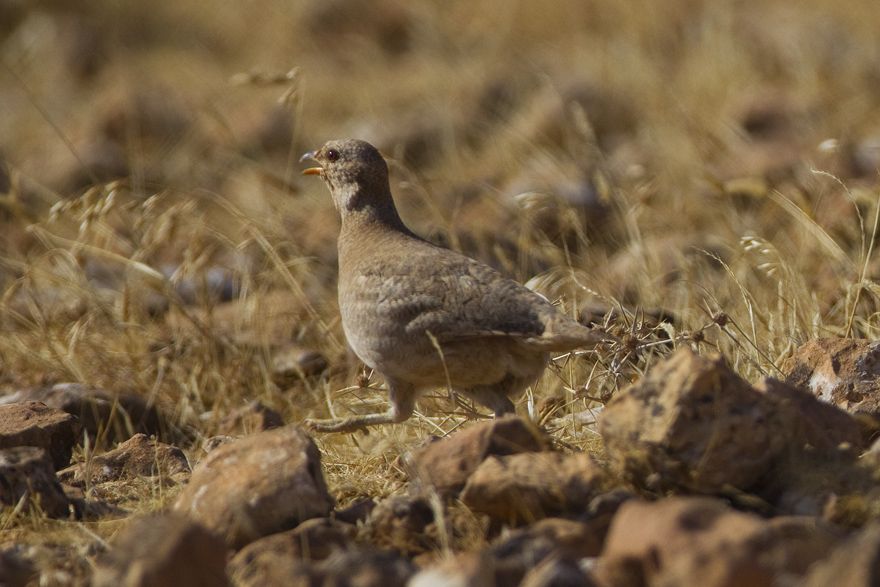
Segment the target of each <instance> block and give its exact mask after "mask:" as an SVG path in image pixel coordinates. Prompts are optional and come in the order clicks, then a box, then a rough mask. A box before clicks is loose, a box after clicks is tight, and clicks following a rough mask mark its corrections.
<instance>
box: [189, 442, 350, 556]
mask: <svg viewBox="0 0 880 587" xmlns="http://www.w3.org/2000/svg"><path fill="white" fill-rule="evenodd" d="M332 507H333V498H332V497H330V494H329V493H328V492H327V486H326V485H325V483H324V476H323V474H322V472H321V455H320V453H319V452H318V449H317V447H316V446H315V443H314V442H313V441H312V439H311V438H310V437H309V436H308V435H307V434H306V433H305V432H303V431H302V430H301V429H300V428H298V427H296V426H285V427H282V428H276V429H274V430H268V431H265V432H260V433H257V434H252V435H250V436H246V437H244V438H241V439H238V440H234V441H232V442H227V443H225V444H222V445H220V446H219V447H217V448H216V449H214V450H213V451H211V452H210V453H209V454H208V455H207V456H206V457H205V458H204V460H202V461H201V462H199V463H198V465H197V466H196V467H195V469H194V471H193V475H192V479H191V480H190V482H189V484H188V485H187V486H186V487H185V488H184V490H183V491H182V492H181V494H180V495H179V496H178V498H177V501H176V502H175V504H174V509H175V511H178V512H181V513H184V514H186V515H188V516H190V517H192V518H193V519H195V520H197V521H199V522H200V523H202V524H204V525H205V526H206V527H207V528H208V529H210V530H211V531H212V532H214V533H215V534H217V535H218V536H221V537H222V538H224V539H225V540H226V542H227V544H229V545H230V546H231V547H233V548H241V547H242V546H245V545H246V544H248V543H250V542H253V541H254V540H256V539H258V538H260V537H262V536H266V535H267V534H272V533H273V532H280V531H283V530H288V529H290V528H294V527H295V526H297V525H298V524H299V523H301V522H303V521H304V520H307V519H309V518H318V517H324V516H326V515H327V514H329V513H330V510H331V509H332Z"/></svg>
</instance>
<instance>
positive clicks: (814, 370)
mask: <svg viewBox="0 0 880 587" xmlns="http://www.w3.org/2000/svg"><path fill="white" fill-rule="evenodd" d="M782 371H783V372H784V373H785V374H786V376H785V382H786V383H788V384H789V385H794V386H795V387H800V388H802V389H807V390H809V391H810V392H812V393H813V395H815V396H816V397H818V398H819V399H821V400H822V401H826V402H828V403H830V404H833V405H835V406H837V407H839V408H841V409H843V410H846V411H847V412H850V413H853V414H859V413H863V414H869V415H871V416H874V417H880V342H876V341H875V342H872V341H870V340H867V339H849V338H817V339H813V340H810V341H807V342H806V343H804V344H803V345H801V346H800V347H798V349H797V350H796V351H795V352H794V354H793V355H792V356H791V357H789V358H788V359H786V360H785V362H784V363H783V364H782Z"/></svg>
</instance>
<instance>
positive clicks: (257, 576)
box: [227, 518, 357, 587]
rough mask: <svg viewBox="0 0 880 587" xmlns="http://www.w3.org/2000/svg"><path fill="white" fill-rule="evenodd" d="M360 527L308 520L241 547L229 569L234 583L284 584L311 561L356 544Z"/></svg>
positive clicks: (323, 519) (322, 558)
mask: <svg viewBox="0 0 880 587" xmlns="http://www.w3.org/2000/svg"><path fill="white" fill-rule="evenodd" d="M356 533H357V530H356V528H355V527H354V526H352V525H350V524H343V523H340V522H335V521H332V520H330V519H327V518H316V519H312V520H307V521H305V522H303V523H302V524H300V525H299V526H297V527H296V528H294V529H293V530H288V531H287V532H279V533H278V534H271V535H269V536H266V537H264V538H260V539H259V540H257V541H255V542H252V543H250V544H248V545H247V546H245V547H244V548H242V549H241V550H240V551H238V553H237V554H236V555H235V557H233V559H232V560H231V561H230V562H229V566H228V567H227V571H228V572H229V576H230V578H231V579H232V581H233V583H234V584H235V585H239V586H241V587H244V586H253V587H263V586H266V585H284V584H286V582H287V581H288V580H289V579H290V577H292V576H295V575H296V574H297V573H300V572H302V569H303V567H305V566H307V565H308V563H309V562H310V561H321V560H324V559H326V558H327V557H329V556H331V555H332V554H334V553H335V552H338V551H342V550H346V549H348V548H350V547H351V546H352V544H353V541H354V537H355V534H356Z"/></svg>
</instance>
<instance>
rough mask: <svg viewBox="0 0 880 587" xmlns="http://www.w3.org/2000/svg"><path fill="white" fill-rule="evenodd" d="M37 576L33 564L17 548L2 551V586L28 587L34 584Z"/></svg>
mask: <svg viewBox="0 0 880 587" xmlns="http://www.w3.org/2000/svg"><path fill="white" fill-rule="evenodd" d="M37 575H38V573H37V570H36V569H35V568H34V565H33V563H32V562H31V561H30V560H28V559H27V558H26V557H23V556H21V553H20V552H19V549H18V548H17V547H12V548H7V549H4V550H0V585H4V586H5V587H26V586H27V585H33V584H34V581H35V580H36V579H37Z"/></svg>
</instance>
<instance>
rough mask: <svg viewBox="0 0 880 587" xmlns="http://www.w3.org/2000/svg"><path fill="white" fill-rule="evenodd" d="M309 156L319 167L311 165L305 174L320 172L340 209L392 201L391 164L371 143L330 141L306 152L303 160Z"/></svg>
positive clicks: (317, 173)
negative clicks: (389, 167) (389, 170)
mask: <svg viewBox="0 0 880 587" xmlns="http://www.w3.org/2000/svg"><path fill="white" fill-rule="evenodd" d="M307 159H310V160H312V161H314V162H316V163H317V164H318V166H316V167H309V168H308V169H306V170H304V171H303V175H320V176H321V179H323V180H324V181H325V182H326V183H327V186H328V187H329V188H330V193H331V194H332V195H333V201H334V203H335V204H336V207H337V208H338V209H339V210H340V211H341V212H343V213H345V212H346V211H351V210H356V209H359V208H362V207H366V206H385V205H387V204H388V203H389V202H391V192H390V188H389V186H388V165H387V164H386V163H385V159H384V158H383V157H382V154H381V153H379V150H378V149H376V147H374V146H373V145H371V144H370V143H367V142H365V141H359V140H357V139H341V140H334V141H328V142H327V143H325V144H324V146H323V147H321V148H320V149H318V150H317V151H309V152H308V153H306V154H305V155H303V156H302V157H301V158H300V161H305V160H307ZM392 205H393V204H392Z"/></svg>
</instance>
